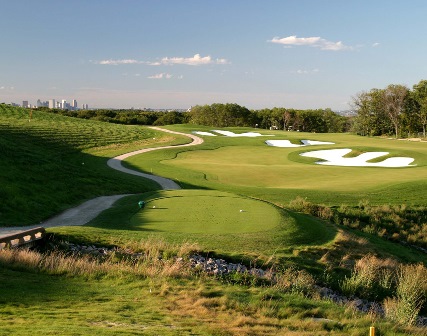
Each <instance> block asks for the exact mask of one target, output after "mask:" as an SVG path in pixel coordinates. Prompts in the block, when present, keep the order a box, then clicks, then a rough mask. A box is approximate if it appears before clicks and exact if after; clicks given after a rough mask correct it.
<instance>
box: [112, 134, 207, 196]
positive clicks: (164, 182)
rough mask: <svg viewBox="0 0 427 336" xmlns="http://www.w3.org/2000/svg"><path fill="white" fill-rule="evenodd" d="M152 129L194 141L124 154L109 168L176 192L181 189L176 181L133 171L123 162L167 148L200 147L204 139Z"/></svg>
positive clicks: (113, 159) (117, 157)
mask: <svg viewBox="0 0 427 336" xmlns="http://www.w3.org/2000/svg"><path fill="white" fill-rule="evenodd" d="M150 128H151V129H154V130H157V131H163V132H167V133H172V134H178V135H185V136H187V137H189V138H191V139H193V141H192V142H190V143H188V144H185V145H175V146H163V147H154V148H144V149H140V150H137V151H133V152H130V153H126V154H122V155H119V156H116V157H114V158H112V159H110V160H108V162H107V164H108V166H109V167H111V168H113V169H116V170H119V171H121V172H123V173H127V174H132V175H136V176H141V177H145V178H148V179H150V180H153V181H155V182H157V183H158V184H160V186H161V187H162V189H163V190H171V189H173V190H176V189H181V187H180V186H179V185H178V184H177V183H175V182H174V181H172V180H170V179H167V178H165V177H161V176H157V175H152V174H145V173H141V172H139V171H136V170H132V169H128V168H125V167H123V166H122V161H123V160H124V159H127V158H128V157H131V156H134V155H138V154H142V153H147V152H151V151H155V150H159V149H167V148H177V147H188V146H196V145H200V144H201V143H203V139H202V138H200V137H198V136H196V135H193V134H186V133H181V132H175V131H170V130H167V129H163V128H160V127H150Z"/></svg>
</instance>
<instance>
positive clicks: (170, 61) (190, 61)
mask: <svg viewBox="0 0 427 336" xmlns="http://www.w3.org/2000/svg"><path fill="white" fill-rule="evenodd" d="M90 62H91V63H94V64H100V65H123V64H146V65H154V66H158V65H174V64H183V65H196V66H197V65H208V64H220V65H223V64H230V62H229V61H228V60H226V59H225V58H217V59H213V58H212V57H211V56H204V57H202V56H200V54H195V55H194V56H192V57H163V58H162V59H161V60H160V61H138V60H135V59H119V60H114V59H108V60H102V61H90Z"/></svg>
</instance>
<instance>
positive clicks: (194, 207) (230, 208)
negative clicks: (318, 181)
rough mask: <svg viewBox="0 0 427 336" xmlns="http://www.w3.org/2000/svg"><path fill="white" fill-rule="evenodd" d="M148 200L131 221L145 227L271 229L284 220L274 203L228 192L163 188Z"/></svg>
mask: <svg viewBox="0 0 427 336" xmlns="http://www.w3.org/2000/svg"><path fill="white" fill-rule="evenodd" d="M144 201H145V207H144V208H143V209H141V210H140V211H138V212H137V213H136V214H135V215H134V216H133V217H132V218H131V224H132V225H133V226H134V227H138V228H140V229H142V230H144V231H154V232H156V231H157V232H180V233H207V234H214V233H220V234H227V233H251V232H260V231H268V230H271V229H272V228H274V227H276V226H278V225H279V224H280V223H281V222H282V221H283V217H282V213H281V211H280V209H278V208H276V207H275V206H274V205H272V204H269V203H267V202H263V201H259V200H255V199H251V198H247V197H243V196H238V195H234V194H231V193H226V192H218V191H212V190H173V191H159V192H156V193H154V194H151V195H150V196H149V197H147V198H146V199H145V200H144Z"/></svg>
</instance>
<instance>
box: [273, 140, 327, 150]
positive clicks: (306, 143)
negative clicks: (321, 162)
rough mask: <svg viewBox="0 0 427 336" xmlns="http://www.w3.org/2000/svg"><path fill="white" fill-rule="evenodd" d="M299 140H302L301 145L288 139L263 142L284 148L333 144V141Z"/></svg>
mask: <svg viewBox="0 0 427 336" xmlns="http://www.w3.org/2000/svg"><path fill="white" fill-rule="evenodd" d="M301 142H302V145H296V144H293V143H292V142H290V141H289V140H267V141H266V142H265V143H266V144H267V145H269V146H274V147H284V148H291V147H304V146H316V145H333V144H334V142H325V141H315V140H301Z"/></svg>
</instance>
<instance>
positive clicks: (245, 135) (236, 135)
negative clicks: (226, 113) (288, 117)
mask: <svg viewBox="0 0 427 336" xmlns="http://www.w3.org/2000/svg"><path fill="white" fill-rule="evenodd" d="M212 132H215V133H218V134H221V135H225V136H228V137H251V138H253V137H260V136H272V135H262V134H261V133H256V132H246V133H240V134H238V133H234V132H231V131H222V130H212Z"/></svg>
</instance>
